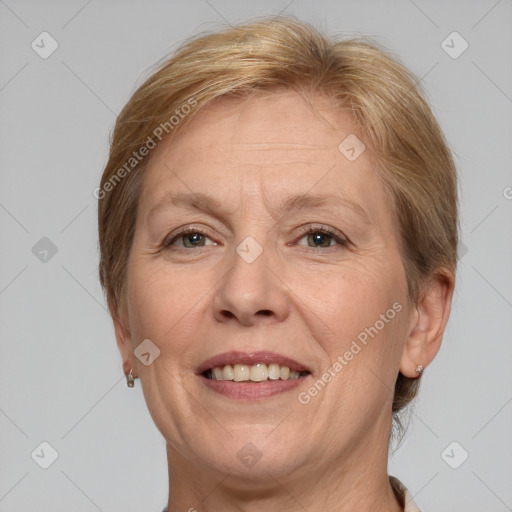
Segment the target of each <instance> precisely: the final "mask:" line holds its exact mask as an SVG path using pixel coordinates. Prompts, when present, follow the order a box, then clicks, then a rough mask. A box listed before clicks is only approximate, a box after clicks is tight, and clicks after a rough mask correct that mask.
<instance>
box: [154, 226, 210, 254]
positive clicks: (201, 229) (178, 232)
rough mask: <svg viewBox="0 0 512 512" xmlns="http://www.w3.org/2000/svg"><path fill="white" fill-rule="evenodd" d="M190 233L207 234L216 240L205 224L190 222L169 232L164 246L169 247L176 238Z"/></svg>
mask: <svg viewBox="0 0 512 512" xmlns="http://www.w3.org/2000/svg"><path fill="white" fill-rule="evenodd" d="M188 233H198V234H200V235H203V236H207V237H208V238H212V241H213V242H215V241H214V240H213V233H212V231H211V230H210V229H209V228H207V227H205V226H200V225H199V224H189V225H187V226H184V227H181V228H178V229H175V230H174V231H173V232H172V233H169V234H168V235H167V236H166V237H165V239H164V241H163V243H162V247H164V248H165V247H169V246H170V245H171V243H172V242H174V241H175V240H176V239H178V238H180V237H181V236H183V235H186V234H188ZM215 244H217V242H215ZM187 250H190V249H187Z"/></svg>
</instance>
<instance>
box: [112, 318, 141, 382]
mask: <svg viewBox="0 0 512 512" xmlns="http://www.w3.org/2000/svg"><path fill="white" fill-rule="evenodd" d="M126 318H127V315H123V318H121V315H120V314H119V312H118V311H115V312H112V321H113V323H114V331H115V336H116V341H117V346H118V348H119V352H120V353H121V358H122V360H123V372H124V374H125V375H127V374H128V373H129V372H130V370H132V369H133V373H134V377H135V376H136V368H137V365H136V363H135V361H134V355H133V345H132V336H131V332H130V330H129V328H128V327H126V326H127V325H129V324H128V322H127V321H126V320H124V319H126Z"/></svg>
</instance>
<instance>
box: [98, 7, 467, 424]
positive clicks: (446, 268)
mask: <svg viewBox="0 0 512 512" xmlns="http://www.w3.org/2000/svg"><path fill="white" fill-rule="evenodd" d="M282 87H285V88H291V89H296V90H300V91H302V92H306V93H309V94H315V93H324V94H327V95H328V96H329V97H330V98H332V102H333V107H335V108H342V109H343V110H344V111H346V112H348V113H349V114H350V115H351V116H352V118H353V120H354V121H355V123H356V126H357V130H358V132H357V135H358V137H359V138H361V139H362V140H363V141H364V143H365V145H366V147H367V150H368V154H369V155H370V159H371V162H372V164H373V165H374V167H375V169H377V170H378V173H379V175H380V176H381V177H382V179H383V182H384V183H385V185H386V186H387V190H388V191H389V195H390V198H391V205H392V210H393V215H394V219H395V223H396V226H397V230H398V234H399V240H400V249H401V255H402V261H403V264H404V268H405V271H406V275H407V282H408V290H409V297H410V299H411V301H417V300H418V299H419V297H420V296H421V291H422V289H423V285H424V284H425V281H426V280H428V279H429V278H431V277H432V276H433V275H434V274H437V275H439V276H441V277H443V276H444V277H446V276H447V275H449V274H450V273H453V275H455V269H456V264H457V241H458V214H457V176H456V169H455V165H454V162H453V159H452V156H451V153H450V150H449V148H448V146H447V144H446V141H445V138H444V136H443V133H442V132H441V129H440V127H439V125H438V123H437V122H436V119H435V118H434V116H433V114H432V112H431V110H430V108H429V106H428V104H427V103H426V101H425V99H424V98H423V93H422V92H421V91H420V89H419V85H418V80H417V79H416V78H415V77H414V75H412V74H411V73H410V72H409V71H408V70H407V69H406V68H404V67H403V66H402V65H401V64H400V63H399V62H398V61H397V60H396V59H394V58H392V57H391V56H390V55H389V54H388V53H387V52H386V51H384V50H383V49H381V48H379V47H378V46H377V45H376V44H375V43H372V42H369V41H368V40H363V39H349V40H343V39H342V40H337V39H335V38H333V39H330V38H327V37H326V36H324V35H322V34H321V33H319V32H318V31H317V30H316V29H314V28H313V27H312V26H310V25H308V24H306V23H303V22H301V21H298V20H297V19H295V18H293V17H289V16H286V17H284V16H278V17H275V18H272V19H271V18H265V19H260V20H257V21H254V22H252V23H248V24H244V25H239V26H235V27H232V28H228V29H226V30H224V31H221V32H218V33H210V34H206V35H204V34H203V35H200V36H198V37H195V38H193V39H191V40H189V41H187V42H185V44H183V45H182V46H181V47H180V48H178V50H177V51H176V52H175V53H174V55H173V56H172V57H171V58H168V59H166V60H165V61H164V62H163V63H162V64H161V65H160V66H159V67H158V69H157V70H156V71H155V72H154V73H153V74H152V75H151V76H150V77H149V78H148V79H147V80H146V81H145V82H144V83H143V84H142V85H141V86H140V87H139V88H138V89H137V90H136V92H135V93H134V94H133V96H132V97H131V98H130V100H129V101H128V103H127V104H126V106H125V107H124V108H123V110H122V112H121V113H120V114H119V116H118V118H117V122H116V125H115V129H114V132H113V136H112V139H111V147H110V155H109V159H108V162H107V164H106V167H105V170H104V172H103V176H102V179H101V184H100V188H99V189H98V192H97V197H98V198H99V206H98V223H99V244H100V262H99V277H100V282H101V285H102V286H103V288H104V290H105V292H106V296H107V302H108V305H109V309H110V311H111V314H112V315H113V316H114V315H116V316H117V315H118V312H119V307H120V305H121V304H122V301H123V300H124V292H125V289H124V286H125V283H126V268H127V261H128V256H129V252H130V248H131V244H132V240H133V236H134V229H135V228H134V226H135V216H136V210H137V201H138V197H139V192H140V185H141V181H142V177H143V173H144V170H145V169H146V167H147V164H148V161H149V159H150V156H151V149H152V148H153V147H155V145H156V144H158V143H159V142H160V140H163V139H164V138H165V139H168V138H171V139H172V138H173V137H174V136H176V134H177V133H179V132H180V131H182V130H184V128H185V127H186V126H187V124H188V123H189V122H190V120H191V119H193V118H194V116H195V115H196V114H197V113H198V112H199V111H200V110H202V109H204V108H205V107H207V106H208V104H210V103H211V102H212V101H214V100H215V99H217V98H221V97H225V96H240V95H245V94H253V93H255V92H258V91H263V90H265V91H269V92H272V90H273V89H276V88H282ZM418 384H419V379H409V378H407V377H405V376H404V375H402V374H401V373H399V375H398V378H397V381H396V387H395V396H394V402H393V413H394V415H395V419H397V417H396V413H397V412H398V411H400V410H401V409H402V408H403V407H405V406H406V405H407V404H408V403H409V402H410V401H411V400H412V399H413V398H414V397H415V395H416V393H417V390H418Z"/></svg>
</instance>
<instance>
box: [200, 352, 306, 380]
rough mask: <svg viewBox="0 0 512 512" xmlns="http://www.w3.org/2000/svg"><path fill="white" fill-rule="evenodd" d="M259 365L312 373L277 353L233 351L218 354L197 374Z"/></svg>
mask: <svg viewBox="0 0 512 512" xmlns="http://www.w3.org/2000/svg"><path fill="white" fill-rule="evenodd" d="M257 363H266V364H270V363H276V364H278V365H280V366H287V367H288V368H290V370H292V371H296V372H310V370H309V369H308V368H307V367H306V366H304V365H302V364H301V363H299V362H298V361H295V360H294V359H291V358H290V357H287V356H284V355H282V354H277V353H275V352H268V351H265V350H261V351H258V352H238V351H232V352H224V353H222V354H218V355H216V356H213V357H211V358H210V359H207V360H206V361H204V362H203V363H201V364H200V365H199V366H198V367H197V370H196V373H197V375H201V374H202V373H203V372H205V371H206V370H210V369H212V368H222V367H223V366H224V365H226V364H230V365H234V364H246V365H254V364H257ZM310 373H311V372H310Z"/></svg>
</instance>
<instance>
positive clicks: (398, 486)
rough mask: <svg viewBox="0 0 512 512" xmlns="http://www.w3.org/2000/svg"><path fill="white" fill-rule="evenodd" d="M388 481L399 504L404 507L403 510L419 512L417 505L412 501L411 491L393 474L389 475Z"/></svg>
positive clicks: (405, 511)
mask: <svg viewBox="0 0 512 512" xmlns="http://www.w3.org/2000/svg"><path fill="white" fill-rule="evenodd" d="M389 482H390V483H391V486H392V487H393V490H394V491H395V494H396V496H397V498H398V501H399V502H400V505H402V507H404V512H421V510H420V509H419V508H418V505H416V503H414V500H413V498H412V495H411V493H410V492H409V491H408V489H407V488H406V487H405V485H404V484H403V483H402V482H400V480H398V478H396V477H394V476H390V477H389Z"/></svg>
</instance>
